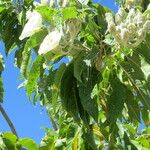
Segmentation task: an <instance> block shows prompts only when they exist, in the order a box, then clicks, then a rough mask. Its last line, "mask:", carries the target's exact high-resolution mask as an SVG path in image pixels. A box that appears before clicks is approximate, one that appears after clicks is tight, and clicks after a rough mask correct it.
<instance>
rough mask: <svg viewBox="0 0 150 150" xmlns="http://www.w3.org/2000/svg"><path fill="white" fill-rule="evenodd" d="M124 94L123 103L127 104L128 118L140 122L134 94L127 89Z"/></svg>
mask: <svg viewBox="0 0 150 150" xmlns="http://www.w3.org/2000/svg"><path fill="white" fill-rule="evenodd" d="M126 96H127V99H126V100H125V103H126V105H127V109H128V114H129V116H130V119H131V120H132V121H134V120H136V121H138V122H140V109H139V106H138V102H137V101H136V99H135V97H134V95H133V94H132V93H131V92H130V91H127V95H126Z"/></svg>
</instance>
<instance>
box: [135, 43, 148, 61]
mask: <svg viewBox="0 0 150 150" xmlns="http://www.w3.org/2000/svg"><path fill="white" fill-rule="evenodd" d="M149 49H150V47H149V46H148V45H147V44H141V45H140V47H138V48H137V50H136V51H137V52H138V53H139V54H140V55H141V56H142V57H143V58H144V59H145V61H146V62H147V63H149V64H150V51H149Z"/></svg>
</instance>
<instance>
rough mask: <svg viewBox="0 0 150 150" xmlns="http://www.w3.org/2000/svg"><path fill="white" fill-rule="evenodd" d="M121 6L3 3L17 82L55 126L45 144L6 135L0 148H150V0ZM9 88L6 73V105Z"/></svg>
mask: <svg viewBox="0 0 150 150" xmlns="http://www.w3.org/2000/svg"><path fill="white" fill-rule="evenodd" d="M116 3H118V4H119V9H118V12H117V13H116V14H114V13H113V11H112V10H110V9H109V8H107V7H104V6H102V5H100V4H94V3H93V2H92V1H91V0H57V1H55V0H41V2H36V1H34V0H0V39H1V40H2V41H3V43H4V45H5V53H6V55H9V54H10V53H11V52H12V51H15V58H14V65H15V66H16V67H18V68H19V69H20V79H21V80H22V81H23V82H22V84H21V85H20V86H19V87H21V88H22V87H23V88H25V89H26V93H27V95H28V97H29V100H30V101H31V102H32V103H33V104H34V105H36V104H37V102H38V101H40V104H41V105H42V106H44V107H45V108H46V110H47V114H48V115H49V117H50V118H51V122H52V125H53V129H49V128H46V129H45V130H46V136H45V137H43V139H42V141H41V143H40V144H37V143H36V142H34V141H33V140H32V139H28V138H19V137H18V136H17V133H16V132H14V131H12V132H13V133H10V132H3V133H1V134H0V149H2V150H20V149H28V150H57V149H58V150H98V149H100V150H103V149H104V150H105V149H108V150H149V149H150V127H149V125H150V43H149V42H150V0H116ZM33 55H34V56H35V57H33ZM63 59H66V60H67V63H66V62H63V63H61V64H60V63H59V62H61V61H62V60H63ZM3 70H4V61H3V56H2V55H0V72H2V71H3ZM4 93H5V92H4V90H3V83H2V78H0V103H1V104H0V106H1V107H2V103H3V95H4ZM2 110H3V108H1V109H0V111H1V112H2ZM141 124H142V125H143V128H142V129H140V125H141Z"/></svg>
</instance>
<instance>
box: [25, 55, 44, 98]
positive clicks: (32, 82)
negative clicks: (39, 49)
mask: <svg viewBox="0 0 150 150" xmlns="http://www.w3.org/2000/svg"><path fill="white" fill-rule="evenodd" d="M42 65H43V57H42V56H40V55H39V56H37V58H36V60H35V61H34V62H33V65H32V67H31V70H30V72H29V75H28V78H27V79H28V81H27V86H26V88H27V94H28V96H29V98H31V95H32V93H33V92H34V90H35V89H36V86H37V81H38V78H39V76H40V71H41V68H42V67H43V66H42Z"/></svg>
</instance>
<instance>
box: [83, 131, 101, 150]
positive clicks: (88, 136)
mask: <svg viewBox="0 0 150 150" xmlns="http://www.w3.org/2000/svg"><path fill="white" fill-rule="evenodd" d="M83 138H84V139H85V140H86V141H87V142H88V145H90V147H91V148H92V149H93V150H98V148H97V146H96V143H95V138H94V135H93V133H92V132H91V131H87V132H84V133H83Z"/></svg>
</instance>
